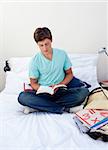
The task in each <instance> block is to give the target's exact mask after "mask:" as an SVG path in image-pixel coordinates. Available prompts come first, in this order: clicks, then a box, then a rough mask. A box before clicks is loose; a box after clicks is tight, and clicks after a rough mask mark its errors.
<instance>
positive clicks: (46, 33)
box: [34, 27, 52, 43]
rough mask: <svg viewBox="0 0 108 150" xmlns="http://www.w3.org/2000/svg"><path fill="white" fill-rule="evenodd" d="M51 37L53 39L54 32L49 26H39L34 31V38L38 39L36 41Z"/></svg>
mask: <svg viewBox="0 0 108 150" xmlns="http://www.w3.org/2000/svg"><path fill="white" fill-rule="evenodd" d="M46 38H48V39H50V40H51V41H52V34H51V31H50V30H49V29H48V28H47V27H43V28H37V29H36V30H35V32H34V40H35V41H36V43H38V42H39V41H42V40H44V39H46Z"/></svg>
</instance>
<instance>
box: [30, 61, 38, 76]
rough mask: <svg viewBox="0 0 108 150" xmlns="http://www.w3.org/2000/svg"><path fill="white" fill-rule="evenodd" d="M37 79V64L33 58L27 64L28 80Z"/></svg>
mask: <svg viewBox="0 0 108 150" xmlns="http://www.w3.org/2000/svg"><path fill="white" fill-rule="evenodd" d="M38 77H39V71H38V67H37V63H36V61H35V58H33V59H32V60H31V62H30V64H29V78H38Z"/></svg>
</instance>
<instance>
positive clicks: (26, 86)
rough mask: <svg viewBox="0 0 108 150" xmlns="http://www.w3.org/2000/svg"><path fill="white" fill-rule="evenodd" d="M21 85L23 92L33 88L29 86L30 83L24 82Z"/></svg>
mask: <svg viewBox="0 0 108 150" xmlns="http://www.w3.org/2000/svg"><path fill="white" fill-rule="evenodd" d="M23 86H24V91H25V92H26V91H31V90H33V89H32V87H31V86H30V84H27V83H24V84H23Z"/></svg>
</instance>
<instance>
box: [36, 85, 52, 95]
mask: <svg viewBox="0 0 108 150" xmlns="http://www.w3.org/2000/svg"><path fill="white" fill-rule="evenodd" d="M40 93H49V94H51V95H53V94H54V90H53V88H52V87H49V86H40V87H39V89H38V90H37V92H36V94H40Z"/></svg>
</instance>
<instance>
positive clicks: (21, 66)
mask: <svg viewBox="0 0 108 150" xmlns="http://www.w3.org/2000/svg"><path fill="white" fill-rule="evenodd" d="M31 59H32V57H12V58H10V59H9V66H10V68H11V71H12V72H16V73H19V72H23V71H27V70H28V69H29V63H30V61H31Z"/></svg>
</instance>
